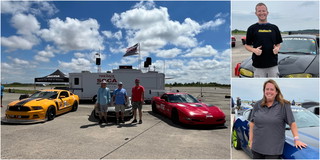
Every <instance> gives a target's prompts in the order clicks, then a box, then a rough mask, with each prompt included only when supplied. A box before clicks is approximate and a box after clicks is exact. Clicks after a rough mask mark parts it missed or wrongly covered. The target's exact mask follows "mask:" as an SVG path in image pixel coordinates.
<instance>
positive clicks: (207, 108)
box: [176, 103, 221, 115]
mask: <svg viewBox="0 0 320 160" xmlns="http://www.w3.org/2000/svg"><path fill="white" fill-rule="evenodd" d="M176 106H179V107H180V108H184V109H185V110H187V111H189V112H193V113H194V114H197V115H206V114H219V113H221V110H220V109H219V108H218V107H216V106H213V105H207V104H204V103H178V104H176Z"/></svg>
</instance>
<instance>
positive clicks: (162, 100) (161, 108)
mask: <svg viewBox="0 0 320 160" xmlns="http://www.w3.org/2000/svg"><path fill="white" fill-rule="evenodd" d="M167 101H168V95H167V94H164V95H162V96H161V97H160V100H159V103H158V104H157V109H158V111H160V112H161V113H163V114H165V115H166V111H165V109H166V105H167Z"/></svg>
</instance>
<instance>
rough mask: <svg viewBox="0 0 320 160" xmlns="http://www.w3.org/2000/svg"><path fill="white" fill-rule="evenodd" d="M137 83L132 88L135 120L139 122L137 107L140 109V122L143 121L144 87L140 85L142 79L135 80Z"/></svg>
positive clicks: (134, 121)
mask: <svg viewBox="0 0 320 160" xmlns="http://www.w3.org/2000/svg"><path fill="white" fill-rule="evenodd" d="M135 83H136V85H135V86H134V87H133V88H132V97H131V102H132V108H133V117H134V119H133V121H132V122H131V123H137V109H138V110H139V124H141V123H142V104H143V103H144V87H143V86H141V85H140V80H139V79H136V80H135Z"/></svg>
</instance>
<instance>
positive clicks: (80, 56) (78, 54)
mask: <svg viewBox="0 0 320 160" xmlns="http://www.w3.org/2000/svg"><path fill="white" fill-rule="evenodd" d="M74 56H75V57H76V58H84V57H85V56H86V55H85V54H83V53H80V52H77V53H75V54H74Z"/></svg>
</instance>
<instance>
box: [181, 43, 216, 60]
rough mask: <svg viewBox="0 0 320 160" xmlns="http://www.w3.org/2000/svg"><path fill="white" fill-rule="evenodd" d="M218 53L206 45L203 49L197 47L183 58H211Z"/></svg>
mask: <svg viewBox="0 0 320 160" xmlns="http://www.w3.org/2000/svg"><path fill="white" fill-rule="evenodd" d="M217 53H218V51H217V50H216V49H214V48H212V46H211V45H206V46H205V47H198V48H194V49H192V50H191V51H190V52H189V53H187V54H186V55H184V56H183V57H213V56H215V55H216V54H217Z"/></svg>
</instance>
